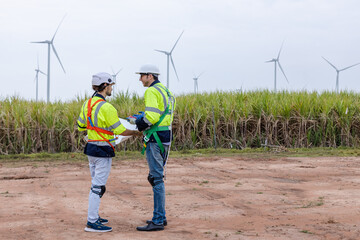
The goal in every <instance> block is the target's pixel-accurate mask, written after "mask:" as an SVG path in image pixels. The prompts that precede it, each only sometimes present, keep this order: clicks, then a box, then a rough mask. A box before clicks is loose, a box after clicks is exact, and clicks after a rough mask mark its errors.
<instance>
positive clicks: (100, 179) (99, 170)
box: [87, 156, 112, 223]
mask: <svg viewBox="0 0 360 240" xmlns="http://www.w3.org/2000/svg"><path fill="white" fill-rule="evenodd" d="M88 159H89V167H90V174H91V185H92V186H105V185H106V182H107V179H108V177H109V174H110V169H111V163H112V158H103V157H92V156H88ZM99 207H100V196H99V195H98V194H96V193H93V191H91V190H90V193H89V208H88V217H87V220H88V221H89V222H91V223H94V222H96V221H97V220H98V218H99Z"/></svg>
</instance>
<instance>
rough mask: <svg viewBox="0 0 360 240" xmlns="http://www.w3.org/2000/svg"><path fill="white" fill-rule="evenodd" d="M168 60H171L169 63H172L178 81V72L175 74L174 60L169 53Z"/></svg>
mask: <svg viewBox="0 0 360 240" xmlns="http://www.w3.org/2000/svg"><path fill="white" fill-rule="evenodd" d="M170 60H171V64H172V66H173V68H174V71H175V74H176V77H177V79H178V81H180V80H179V76H178V74H177V72H176V68H175V64H174V60H173V58H172V56H171V55H170Z"/></svg>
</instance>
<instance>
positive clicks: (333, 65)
mask: <svg viewBox="0 0 360 240" xmlns="http://www.w3.org/2000/svg"><path fill="white" fill-rule="evenodd" d="M322 58H323V59H324V60H325V61H327V62H328V63H329V64H330V65H331V66H332V67H333V68H335V70H336V71H338V69H337V68H336V67H335V66H334V65H333V64H332V63H331V62H329V61H328V60H327V59H326V58H324V57H322Z"/></svg>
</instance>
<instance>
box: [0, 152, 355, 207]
mask: <svg viewBox="0 0 360 240" xmlns="http://www.w3.org/2000/svg"><path fill="white" fill-rule="evenodd" d="M358 156H360V149H358V148H309V149H307V148H298V149H288V150H287V151H286V152H279V153H277V152H272V151H270V150H269V149H264V148H256V149H253V148H247V149H244V150H239V149H217V150H215V149H198V150H182V151H171V153H170V160H171V158H182V159H185V160H186V159H195V158H197V159H201V158H209V157H212V158H220V157H221V158H226V157H237V158H251V159H276V158H284V157H358ZM139 159H145V156H144V155H141V153H140V151H126V152H124V151H120V152H116V156H115V157H114V158H113V161H124V160H126V161H134V160H139ZM59 161H60V162H63V161H66V162H84V161H85V162H86V161H87V157H86V155H84V154H83V153H81V152H76V153H52V154H50V153H47V152H44V153H33V154H9V155H0V163H1V162H59ZM207 183H209V182H208V181H207V180H204V181H203V182H202V184H207ZM240 185H241V183H240V182H238V183H236V184H235V186H236V187H238V186H240ZM319 200H322V199H319Z"/></svg>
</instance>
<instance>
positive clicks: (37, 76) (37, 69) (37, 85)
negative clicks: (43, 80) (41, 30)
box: [35, 56, 46, 101]
mask: <svg viewBox="0 0 360 240" xmlns="http://www.w3.org/2000/svg"><path fill="white" fill-rule="evenodd" d="M35 72H36V75H35V81H36V101H38V89H39V73H41V74H44V75H45V76H46V74H45V73H44V72H43V71H41V70H40V68H39V56H38V57H37V68H36V69H35Z"/></svg>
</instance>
